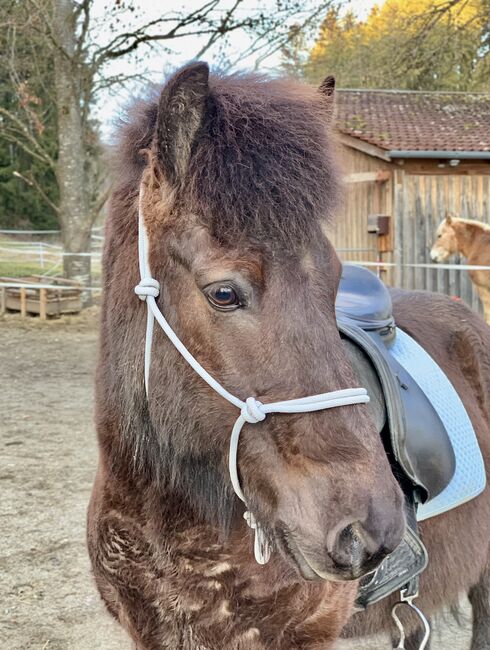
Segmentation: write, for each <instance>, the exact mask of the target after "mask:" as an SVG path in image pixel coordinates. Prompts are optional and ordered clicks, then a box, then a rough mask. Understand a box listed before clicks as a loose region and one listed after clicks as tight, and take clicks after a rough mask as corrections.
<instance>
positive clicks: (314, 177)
mask: <svg viewBox="0 0 490 650" xmlns="http://www.w3.org/2000/svg"><path fill="white" fill-rule="evenodd" d="M210 90H211V94H210V97H209V102H208V104H209V105H208V108H207V111H206V118H205V123H204V125H203V128H202V129H201V131H200V133H199V135H198V138H197V140H196V142H195V143H194V146H193V150H192V156H191V160H190V164H189V167H188V170H187V175H186V178H185V179H184V181H183V182H182V184H181V196H180V197H178V199H179V201H180V203H181V205H182V206H183V207H184V209H185V210H187V211H191V212H193V213H195V214H197V215H198V216H199V217H200V218H202V220H203V224H204V225H206V226H207V227H208V228H210V230H211V232H212V233H213V235H214V236H216V237H217V238H219V239H220V240H222V241H224V242H233V241H236V240H237V239H238V238H240V237H243V236H246V238H247V239H248V240H250V241H251V242H252V243H253V244H256V245H264V244H265V243H266V242H268V243H269V245H272V242H273V243H274V245H275V246H278V245H279V246H282V247H283V246H284V245H285V244H286V245H289V246H291V245H296V244H298V243H301V242H303V241H305V240H307V239H308V238H310V237H311V236H315V235H316V234H317V233H318V226H319V224H320V223H321V222H323V221H326V220H329V219H330V218H331V216H332V213H333V211H334V209H335V207H336V204H337V195H338V182H337V175H336V170H335V165H334V163H333V161H332V142H331V141H332V139H333V138H332V136H331V135H330V132H329V128H328V121H329V116H330V114H331V107H330V106H329V105H328V101H329V100H327V98H326V97H325V96H324V95H323V94H322V93H321V92H320V91H319V90H316V89H313V88H308V87H306V86H304V85H303V84H299V83H296V82H293V81H289V80H284V79H272V80H271V79H266V78H264V77H262V76H259V75H255V74H236V75H230V76H220V75H213V76H211V78H210ZM159 91H160V89H159V88H158V87H155V86H153V87H152V88H151V89H150V92H149V95H148V97H147V99H144V100H139V101H137V102H135V103H134V104H133V106H132V107H131V108H130V110H129V112H128V115H127V118H126V120H125V122H124V123H123V125H122V128H121V129H120V131H119V136H118V141H119V144H118V147H117V173H118V178H119V180H120V181H121V182H122V183H123V184H129V185H130V186H131V189H134V190H135V189H136V187H137V185H138V183H139V179H140V177H141V174H142V171H143V168H144V166H145V164H146V157H145V156H144V154H143V153H142V150H143V149H148V148H149V147H150V146H154V133H155V126H156V122H157V119H158V110H157V109H158V107H157V102H158V96H159ZM128 189H129V188H128Z"/></svg>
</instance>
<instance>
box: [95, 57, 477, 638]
mask: <svg viewBox="0 0 490 650" xmlns="http://www.w3.org/2000/svg"><path fill="white" fill-rule="evenodd" d="M333 88H334V83H333V80H332V79H331V78H328V79H327V80H326V81H325V82H324V84H323V85H322V86H321V88H320V89H319V90H318V89H314V88H310V87H307V86H305V85H302V84H300V83H298V82H295V81H288V80H284V79H268V78H266V77H263V76H259V75H245V74H244V75H231V76H221V75H212V76H210V75H209V71H208V67H207V65H206V64H203V63H193V64H190V65H188V66H187V67H185V68H183V69H182V70H180V71H178V72H177V73H176V74H175V75H174V76H173V77H172V78H170V79H169V80H168V81H167V83H166V84H165V85H164V87H163V89H162V88H158V89H157V88H154V89H152V90H151V92H150V94H149V96H148V98H147V99H144V100H141V101H139V102H137V103H135V105H134V106H133V108H132V109H131V112H130V114H129V117H128V120H127V121H126V123H125V124H124V125H123V126H122V128H121V131H120V136H119V148H118V151H117V164H118V167H117V187H116V189H115V191H114V193H113V196H112V201H111V208H110V215H109V218H108V223H107V231H106V242H105V251H104V272H103V285H104V300H103V306H102V319H101V339H100V355H99V363H98V371H97V386H96V423H97V431H98V438H99V449H100V456H99V465H98V471H97V476H96V480H95V484H94V488H93V492H92V498H91V503H90V507H89V516H88V547H89V553H90V558H91V561H92V566H93V572H94V576H95V580H96V583H97V586H98V588H99V591H100V593H101V595H102V598H103V600H104V601H105V603H106V605H107V608H108V610H109V611H110V612H111V613H112V614H113V615H114V617H115V618H116V619H117V620H118V621H119V622H120V623H121V625H122V626H124V628H125V629H126V630H127V631H128V633H129V634H130V636H131V637H132V639H133V640H134V642H135V644H136V647H137V648H138V649H139V650H163V649H169V650H293V649H298V650H300V649H301V650H313V649H316V650H319V649H320V648H321V649H322V650H328V649H330V648H332V647H333V644H334V642H335V640H336V639H337V638H338V637H339V635H340V634H341V632H342V629H343V628H344V626H345V625H346V623H347V622H348V620H349V617H350V616H351V614H352V607H353V603H354V600H355V598H356V593H357V588H358V579H359V578H360V577H361V576H363V575H365V574H366V573H367V572H369V571H371V570H372V569H373V568H374V567H375V566H377V565H378V564H379V562H380V561H381V560H382V559H383V558H384V557H385V556H386V554H388V553H390V552H391V551H392V550H393V549H394V548H395V547H396V546H397V545H398V543H399V542H400V540H401V538H402V535H403V533H404V527H405V519H404V508H403V500H404V497H403V493H402V491H401V489H400V486H399V484H398V482H397V480H396V479H395V477H394V474H393V471H392V467H391V465H390V463H389V462H388V459H387V455H386V452H385V449H384V447H383V443H382V441H381V438H380V435H379V433H378V431H377V428H376V426H375V422H374V419H373V417H372V415H371V413H370V410H369V406H368V405H366V404H355V405H350V406H341V407H338V408H334V409H331V410H329V411H317V412H315V413H301V414H294V415H291V414H289V415H286V414H282V415H279V414H271V415H269V416H268V417H267V419H266V420H264V421H263V422H260V423H258V424H253V425H252V424H246V425H245V426H244V428H243V431H242V436H241V438H240V447H239V455H238V466H239V473H240V481H241V485H242V489H243V492H244V494H245V496H246V501H247V505H248V508H249V510H250V511H251V512H252V513H253V515H254V517H255V519H256V521H258V522H259V523H260V525H261V527H262V529H263V530H264V531H265V533H266V534H267V536H268V538H269V539H270V540H271V542H272V543H273V544H274V547H275V550H274V552H273V554H272V557H271V560H270V561H269V562H268V563H267V564H265V565H263V566H260V565H258V564H257V563H256V561H255V559H254V555H253V531H251V530H250V529H249V528H247V526H246V524H245V522H244V520H243V514H244V506H243V503H242V502H241V501H239V499H238V498H237V497H236V495H235V493H234V492H233V490H232V486H231V484H230V477H229V474H228V448H229V438H230V431H231V428H232V426H233V424H234V422H235V420H236V418H237V415H238V413H237V409H236V407H235V406H233V405H232V404H230V403H228V402H227V401H225V400H224V399H223V398H222V397H220V395H218V394H217V393H216V392H215V391H214V390H212V389H211V388H210V387H209V386H208V385H207V384H206V383H204V382H203V381H202V379H201V378H200V377H199V376H198V375H197V374H196V373H195V372H194V370H193V369H192V368H191V367H190V365H189V364H188V363H187V362H186V361H185V360H184V359H183V358H182V357H181V356H180V354H179V353H178V352H177V350H176V349H175V347H174V345H173V344H172V343H171V342H170V340H169V339H168V338H167V336H166V335H165V334H164V332H163V331H162V330H160V328H157V330H156V331H155V332H154V335H153V348H152V364H151V369H150V376H149V390H148V395H146V393H145V383H144V345H145V343H144V337H145V322H146V306H145V305H144V304H143V303H142V302H141V301H140V300H139V299H138V297H137V296H135V294H134V291H133V289H134V286H135V285H136V284H137V283H138V282H139V278H140V273H139V269H138V202H139V200H140V196H142V197H143V199H142V201H141V207H142V210H141V213H142V215H143V219H144V224H145V226H146V230H147V232H148V244H149V250H150V267H151V269H152V271H153V276H154V278H155V280H158V282H159V284H160V294H159V296H158V298H157V300H158V305H159V309H160V310H161V312H162V313H163V314H164V315H165V317H166V319H167V320H168V322H169V323H170V326H171V327H172V329H173V331H174V332H175V333H176V334H177V335H178V336H179V338H180V339H181V341H183V343H184V345H185V346H186V348H187V349H188V350H189V351H190V352H191V354H192V355H193V356H194V357H195V358H196V359H197V360H198V361H199V363H200V364H201V365H202V366H203V367H204V368H205V369H206V370H207V371H208V372H209V373H210V375H211V376H212V377H214V378H215V379H217V380H218V381H219V382H220V383H221V384H222V385H223V386H225V387H226V389H227V390H228V391H230V392H231V393H232V394H233V395H237V396H239V397H240V398H242V399H245V398H246V397H247V396H248V395H252V396H256V397H257V398H258V399H259V400H260V401H261V402H262V403H267V402H273V401H276V400H286V399H292V398H301V397H304V396H306V395H315V394H317V393H322V392H326V391H333V390H338V389H344V388H350V387H356V386H357V382H356V379H355V377H356V375H355V372H354V369H353V368H352V365H351V362H350V360H349V357H348V356H347V353H346V351H345V349H344V346H343V344H342V340H341V338H340V335H339V332H338V329H337V324H336V317H335V298H336V292H337V289H338V284H339V279H340V275H341V264H340V261H339V259H338V257H337V255H336V253H335V251H334V249H333V247H332V245H331V243H330V242H329V240H328V239H327V237H326V236H325V235H324V231H323V226H324V224H325V222H326V221H328V220H330V219H331V216H332V214H333V212H334V210H335V209H336V206H337V196H338V181H337V178H338V177H337V171H336V165H335V163H334V159H333V156H334V152H335V147H334V146H333V144H332V140H333V136H332V134H331V131H330V121H331V116H332V102H333ZM142 188H143V189H144V193H143V192H141V190H142ZM393 301H394V309H395V317H396V320H397V322H398V323H399V324H400V326H402V327H403V329H404V330H405V331H406V332H408V333H409V334H410V335H412V336H413V337H414V338H415V339H416V340H418V341H419V342H421V343H423V344H424V346H425V347H426V349H427V350H428V351H429V353H430V354H431V355H432V356H433V357H434V359H436V360H437V361H438V362H439V363H440V364H441V366H442V368H443V369H444V371H445V372H446V374H447V375H448V377H449V378H450V379H451V381H452V383H453V384H454V386H455V388H456V390H457V391H458V393H459V394H460V396H461V398H462V400H463V401H464V403H465V405H466V409H467V411H468V414H469V416H470V418H471V420H472V422H473V425H474V428H475V430H476V432H477V435H478V437H479V440H480V444H481V447H482V453H483V456H484V459H485V461H486V466H487V467H490V430H489V427H490V400H489V395H490V346H489V345H488V339H489V332H490V330H489V328H488V327H487V325H486V324H485V323H484V322H483V321H482V320H481V319H480V318H479V317H478V316H477V315H476V314H474V313H473V312H472V311H471V310H470V309H468V308H467V307H466V306H465V305H462V304H457V303H454V302H453V301H451V300H450V299H449V298H446V297H444V296H438V295H431V294H427V293H422V292H413V293H409V292H397V293H395V294H394V295H393ZM420 528H421V534H422V537H423V540H424V543H425V544H426V546H427V548H428V551H429V556H430V563H429V566H428V568H427V570H426V571H425V572H424V574H423V576H422V578H421V582H420V597H419V599H418V600H417V603H418V604H419V605H420V607H421V608H422V609H423V610H424V611H425V613H426V614H428V615H431V614H432V613H434V612H437V611H438V610H440V609H441V608H442V607H443V606H444V605H448V604H452V603H455V602H456V601H457V599H458V597H459V594H460V593H461V592H465V591H470V593H471V594H472V599H473V603H474V604H475V608H476V609H475V612H476V611H477V610H478V615H477V616H476V619H475V620H476V623H475V637H474V638H475V639H476V640H478V639H480V641H478V643H480V645H475V646H474V648H478V650H483V648H485V647H488V646H487V645H484V643H486V640H488V639H489V638H490V636H489V635H490V623H489V622H490V614H489V612H488V606H487V605H485V602H486V601H487V600H488V573H487V567H488V552H489V543H490V491H489V490H488V489H487V490H485V491H484V492H483V493H482V494H481V495H480V496H479V497H478V498H476V499H474V500H472V501H470V502H468V503H466V504H465V505H463V506H461V507H459V508H456V509H454V510H452V511H450V512H447V513H446V514H444V515H441V516H439V517H436V518H434V519H431V520H428V521H426V522H423V524H422V525H421V527H420ZM394 598H396V597H395V596H394V597H393V598H389V599H386V600H385V601H383V602H381V603H380V604H379V605H375V606H373V607H372V609H369V610H368V611H367V612H366V613H363V614H356V615H355V616H354V617H353V618H352V619H351V621H350V623H349V625H348V627H347V628H345V633H346V634H347V633H351V634H358V635H363V634H365V633H367V632H373V631H383V630H384V631H387V632H390V631H391V630H392V620H391V616H390V611H391V606H392V605H393V602H394ZM410 625H412V627H413V629H415V625H414V623H413V622H412V623H409V626H410ZM475 643H476V641H475Z"/></svg>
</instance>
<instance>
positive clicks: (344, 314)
mask: <svg viewBox="0 0 490 650" xmlns="http://www.w3.org/2000/svg"><path fill="white" fill-rule="evenodd" d="M335 311H336V314H337V320H340V321H342V322H343V323H346V324H349V325H354V326H356V327H361V328H362V329H364V330H373V329H383V328H385V327H393V326H394V324H395V320H394V318H393V305H392V302H391V296H390V293H389V291H388V289H387V288H386V285H384V284H383V283H382V282H381V280H380V279H379V278H378V277H377V276H376V275H374V273H371V271H368V269H366V268H364V267H362V266H354V265H353V264H344V266H343V268H342V276H341V279H340V286H339V291H338V294H337V300H336V302H335Z"/></svg>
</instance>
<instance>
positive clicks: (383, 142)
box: [331, 90, 490, 309]
mask: <svg viewBox="0 0 490 650" xmlns="http://www.w3.org/2000/svg"><path fill="white" fill-rule="evenodd" d="M336 125H337V129H338V139H339V141H340V145H339V146H340V148H341V150H342V152H341V160H342V165H343V173H344V180H345V183H346V185H345V192H344V197H345V198H344V202H343V206H342V207H341V210H340V215H339V218H338V219H337V223H336V225H335V228H334V230H333V232H332V233H331V237H332V240H333V241H334V243H335V245H336V247H337V249H338V250H339V253H340V256H341V257H342V259H344V260H358V261H360V260H367V261H377V260H381V261H383V262H392V263H393V262H395V263H396V267H395V268H391V267H387V268H386V269H385V270H382V271H381V273H382V277H383V278H384V279H385V280H386V281H387V282H388V283H389V284H395V285H397V286H402V287H405V288H417V289H428V290H431V291H440V292H444V293H447V294H449V295H453V296H459V297H461V298H463V299H464V300H465V301H467V302H468V303H469V304H470V305H472V306H473V307H474V308H477V309H479V301H478V298H477V295H476V292H475V291H474V290H473V287H472V284H471V281H470V279H469V277H468V274H467V272H465V271H459V270H434V269H425V268H413V267H411V266H404V265H409V264H414V263H430V257H429V251H430V248H431V246H432V243H433V239H434V233H435V230H436V228H437V225H438V224H439V223H440V221H441V220H442V219H443V218H444V217H445V215H446V213H447V212H450V213H452V214H453V215H455V216H459V217H464V218H468V219H478V220H479V221H484V222H487V223H490V94H489V93H475V94H470V93H442V92H441V93H439V92H407V91H396V90H393V91H387V90H339V91H338V92H337V116H336Z"/></svg>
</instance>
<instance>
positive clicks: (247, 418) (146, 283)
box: [134, 188, 369, 564]
mask: <svg viewBox="0 0 490 650" xmlns="http://www.w3.org/2000/svg"><path fill="white" fill-rule="evenodd" d="M142 196H143V191H142V188H141V189H140V196H139V211H138V257H139V271H140V276H141V279H140V282H139V284H138V285H137V286H136V287H135V289H134V290H135V293H136V294H137V295H138V296H139V298H140V299H141V300H144V301H146V306H147V319H146V340H145V390H146V395H147V397H148V382H149V375H150V363H151V344H152V339H153V325H154V321H155V319H156V320H157V321H158V323H159V325H160V326H161V328H162V329H163V331H164V332H165V334H166V335H167V336H168V338H169V339H170V341H171V342H172V343H173V345H174V346H175V347H176V348H177V350H178V351H179V352H180V354H181V355H182V356H183V357H184V359H185V360H186V361H187V363H188V364H189V365H190V366H191V367H192V368H193V369H194V370H195V371H196V372H197V374H198V375H199V376H200V377H202V379H204V381H205V382H206V383H207V384H208V385H209V386H210V387H211V388H212V389H213V390H215V391H216V392H217V393H218V394H219V395H221V397H223V398H224V399H226V400H228V402H230V403H231V404H233V405H234V406H236V407H237V408H238V409H240V415H239V416H238V418H237V419H236V422H235V424H234V426H233V430H232V432H231V438H230V451H229V471H230V479H231V483H232V485H233V489H234V490H235V493H236V495H237V496H238V497H239V498H240V499H241V500H242V501H243V503H244V504H245V505H246V499H245V495H244V494H243V492H242V488H241V486H240V480H239V478H238V465H237V455H238V441H239V438H240V433H241V430H242V428H243V425H244V424H245V423H246V422H248V423H249V424H256V423H257V422H262V421H263V420H265V418H266V416H267V415H268V414H269V413H310V412H312V411H322V410H324V409H330V408H334V407H337V406H347V405H349V404H366V403H367V402H369V397H368V395H367V391H366V389H365V388H347V389H345V390H337V391H332V392H329V393H321V394H320V395H310V396H309V397H302V398H300V399H290V400H286V401H283V402H272V403H270V404H262V403H261V402H259V401H258V400H256V399H255V397H248V398H247V399H246V400H245V401H244V402H243V401H242V400H241V399H239V398H238V397H235V396H234V395H232V394H231V393H229V392H228V391H227V390H226V389H225V388H223V386H222V385H221V384H220V383H218V382H217V381H216V380H215V379H214V378H213V377H211V375H210V374H209V373H208V372H207V371H206V370H205V369H204V368H203V367H202V366H201V364H200V363H199V362H198V361H197V360H196V359H195V358H194V357H193V356H192V354H191V353H190V352H189V350H188V349H187V348H186V347H185V345H184V344H183V343H182V341H181V340H180V339H179V338H178V336H177V335H176V334H175V332H174V331H173V329H172V328H171V327H170V325H169V324H168V322H167V321H166V320H165V318H164V316H163V314H162V312H161V311H160V309H159V308H158V305H157V303H156V298H158V295H159V293H160V284H159V282H158V281H157V280H155V279H154V278H153V277H152V275H151V269H150V264H149V242H148V235H147V233H146V229H145V224H144V219H143V210H142ZM244 518H245V520H246V522H247V524H248V525H249V526H250V528H252V529H254V530H255V542H254V552H255V559H256V560H257V562H258V563H259V564H266V563H267V562H268V561H269V559H270V556H271V546H270V543H269V540H268V538H267V536H266V534H265V531H264V529H263V528H262V526H261V525H260V523H259V522H258V521H257V520H256V519H255V516H254V514H253V513H252V512H249V511H247V512H245V514H244Z"/></svg>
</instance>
